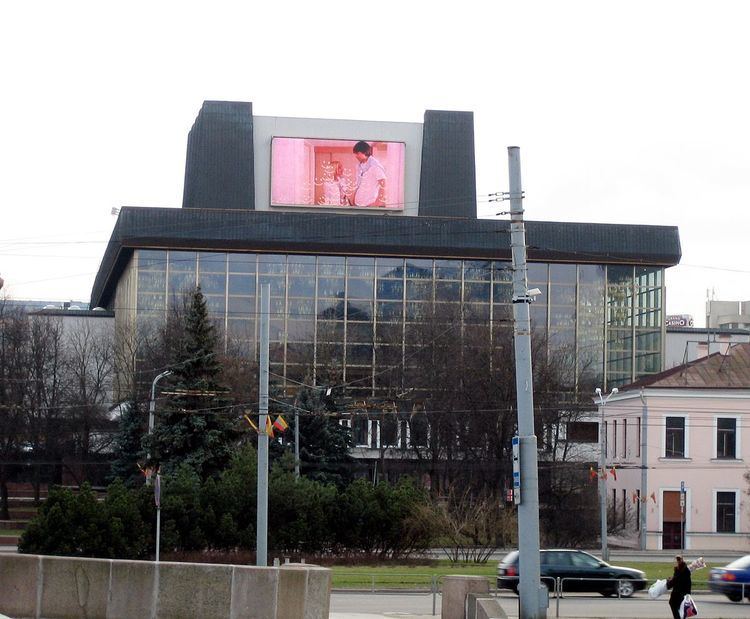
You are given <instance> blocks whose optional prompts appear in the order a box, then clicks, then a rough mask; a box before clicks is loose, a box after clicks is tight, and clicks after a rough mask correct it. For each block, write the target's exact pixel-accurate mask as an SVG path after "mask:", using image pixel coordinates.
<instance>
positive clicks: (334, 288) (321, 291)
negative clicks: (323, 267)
mask: <svg viewBox="0 0 750 619" xmlns="http://www.w3.org/2000/svg"><path fill="white" fill-rule="evenodd" d="M344 288H345V286H344V278H343V277H320V276H318V296H319V297H337V298H342V299H343V298H344Z"/></svg>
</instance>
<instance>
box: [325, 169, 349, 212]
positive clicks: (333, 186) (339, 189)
mask: <svg viewBox="0 0 750 619" xmlns="http://www.w3.org/2000/svg"><path fill="white" fill-rule="evenodd" d="M330 170H331V171H330V173H329V174H330V175H326V176H328V179H329V180H325V181H324V182H323V191H324V194H325V195H324V196H323V204H326V205H331V206H346V205H347V204H349V201H348V200H347V198H346V179H345V178H344V166H343V164H342V163H341V162H340V161H331V168H330Z"/></svg>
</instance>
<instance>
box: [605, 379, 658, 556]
mask: <svg viewBox="0 0 750 619" xmlns="http://www.w3.org/2000/svg"><path fill="white" fill-rule="evenodd" d="M640 395H641V404H642V405H643V408H642V412H641V503H640V505H639V508H640V517H641V521H640V529H641V550H646V544H647V541H648V540H647V536H648V532H647V530H646V525H647V524H648V520H647V518H646V516H647V512H646V505H647V503H646V502H644V499H646V501H647V500H648V496H647V495H648V450H647V448H648V404H646V398H645V397H644V395H643V388H641V393H640ZM602 558H603V557H602Z"/></svg>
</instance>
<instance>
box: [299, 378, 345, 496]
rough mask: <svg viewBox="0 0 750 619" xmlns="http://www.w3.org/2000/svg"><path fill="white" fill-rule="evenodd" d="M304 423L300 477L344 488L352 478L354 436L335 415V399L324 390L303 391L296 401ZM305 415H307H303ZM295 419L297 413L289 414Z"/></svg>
mask: <svg viewBox="0 0 750 619" xmlns="http://www.w3.org/2000/svg"><path fill="white" fill-rule="evenodd" d="M295 406H296V407H297V408H298V409H302V410H301V411H298V413H299V416H298V419H299V423H300V432H299V434H300V441H299V444H300V448H299V458H300V473H301V474H303V475H305V477H308V478H310V479H313V480H316V481H320V482H324V483H335V484H337V485H342V484H343V483H345V482H347V481H350V480H351V478H352V473H353V469H352V463H353V458H352V457H351V455H349V449H350V448H351V447H352V445H353V442H352V436H351V431H350V430H349V428H347V427H345V426H342V425H341V424H340V423H339V421H338V418H337V417H336V416H335V415H334V414H333V413H334V412H335V411H336V409H337V407H336V402H335V400H334V398H333V397H332V396H331V395H326V390H325V389H323V388H317V389H309V388H303V389H302V390H301V391H300V392H299V395H298V396H297V399H296V404H295ZM303 411H305V412H303ZM288 416H289V417H291V419H293V418H294V409H291V410H290V412H289V413H288ZM289 430H290V434H289V436H288V440H289V445H290V447H289V449H290V450H293V449H294V434H293V430H294V423H293V422H292V421H290V428H289Z"/></svg>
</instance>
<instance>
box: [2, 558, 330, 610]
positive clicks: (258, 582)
mask: <svg viewBox="0 0 750 619" xmlns="http://www.w3.org/2000/svg"><path fill="white" fill-rule="evenodd" d="M330 593H331V571H330V570H328V569H325V568H320V567H314V566H308V565H284V566H281V567H277V568H276V567H251V566H246V565H211V564H202V563H159V564H156V563H153V562H148V561H120V560H112V559H82V558H73V557H49V556H39V555H21V554H0V614H5V615H8V616H10V617H14V618H15V619H25V618H32V617H33V618H42V619H69V618H70V619H73V618H75V619H78V618H83V617H85V618H86V619H99V618H101V619H119V618H122V619H133V618H134V617H138V618H143V619H149V618H150V619H166V618H179V617H201V619H212V618H214V617H215V618H217V619H218V618H222V619H225V618H230V619H240V618H244V617H248V618H250V617H251V618H252V619H325V618H327V617H328V611H329V604H330Z"/></svg>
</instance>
